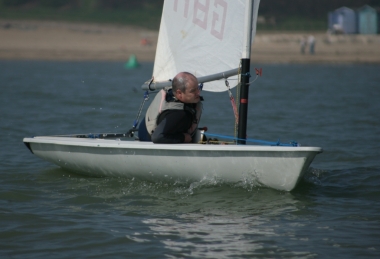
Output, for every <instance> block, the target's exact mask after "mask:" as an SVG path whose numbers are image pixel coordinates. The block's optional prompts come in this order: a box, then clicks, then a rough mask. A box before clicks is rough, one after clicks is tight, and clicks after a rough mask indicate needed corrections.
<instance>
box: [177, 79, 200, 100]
mask: <svg viewBox="0 0 380 259" xmlns="http://www.w3.org/2000/svg"><path fill="white" fill-rule="evenodd" d="M177 98H178V100H180V101H181V102H183V103H197V102H199V101H200V90H199V87H198V83H197V82H196V81H193V82H191V84H189V85H188V86H187V87H186V90H185V92H184V93H183V92H181V91H180V90H177Z"/></svg>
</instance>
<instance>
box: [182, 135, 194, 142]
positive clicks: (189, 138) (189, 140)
mask: <svg viewBox="0 0 380 259" xmlns="http://www.w3.org/2000/svg"><path fill="white" fill-rule="evenodd" d="M183 135H185V140H184V143H191V141H192V140H193V138H192V137H191V135H190V134H188V133H183Z"/></svg>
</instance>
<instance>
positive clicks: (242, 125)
mask: <svg viewBox="0 0 380 259" xmlns="http://www.w3.org/2000/svg"><path fill="white" fill-rule="evenodd" d="M254 1H255V0H246V7H247V8H246V12H245V19H244V20H245V25H244V31H245V33H244V35H245V36H244V37H245V39H244V43H243V44H244V46H243V53H242V58H241V75H240V86H239V87H240V103H239V124H238V138H239V139H240V140H238V144H243V145H245V144H246V141H245V139H246V138H247V115H248V94H249V91H248V90H249V77H250V63H251V44H252V21H253V19H252V17H253V2H254ZM256 1H257V0H256Z"/></svg>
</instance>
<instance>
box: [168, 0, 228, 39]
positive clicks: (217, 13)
mask: <svg viewBox="0 0 380 259" xmlns="http://www.w3.org/2000/svg"><path fill="white" fill-rule="evenodd" d="M178 2H181V3H183V4H184V5H182V6H181V8H183V16H184V17H185V18H192V22H193V23H194V24H195V25H198V26H199V27H201V28H203V29H204V30H206V31H208V30H209V31H210V33H211V35H213V36H215V37H216V38H218V39H220V40H223V36H224V28H225V23H226V17H227V7H228V3H227V2H226V1H225V0H203V1H202V0H181V1H179V0H174V7H173V8H174V11H175V12H180V10H179V8H178ZM190 2H194V5H193V7H194V8H193V13H192V14H190ZM189 15H192V17H191V16H190V17H189ZM209 19H211V24H209ZM210 25H211V27H210Z"/></svg>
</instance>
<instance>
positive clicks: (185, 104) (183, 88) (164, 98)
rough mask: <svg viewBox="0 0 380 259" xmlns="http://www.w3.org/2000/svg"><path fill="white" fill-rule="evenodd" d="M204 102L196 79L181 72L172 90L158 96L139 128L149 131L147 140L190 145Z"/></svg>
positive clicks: (189, 74)
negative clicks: (143, 123)
mask: <svg viewBox="0 0 380 259" xmlns="http://www.w3.org/2000/svg"><path fill="white" fill-rule="evenodd" d="M202 100H203V98H202V97H201V96H200V89H199V86H198V80H197V78H196V77H195V76H194V75H193V74H191V73H188V72H181V73H179V74H177V75H176V76H175V77H174V79H173V81H172V87H171V88H169V89H163V90H161V91H160V92H159V93H158V94H157V95H156V97H155V98H154V100H153V101H152V103H151V105H150V106H149V108H148V110H147V112H146V116H145V125H140V128H141V127H146V130H147V133H148V140H149V137H150V138H151V140H152V141H153V143H168V144H169V143H191V142H192V141H193V137H194V135H195V134H196V131H197V129H198V123H199V120H200V117H201V113H202V103H201V101H202ZM141 130H142V132H143V131H144V130H145V129H144V128H142V129H141ZM139 135H140V129H139ZM142 135H143V134H142ZM140 140H142V141H144V140H146V139H140Z"/></svg>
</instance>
